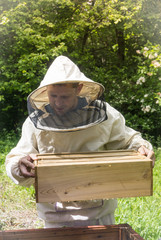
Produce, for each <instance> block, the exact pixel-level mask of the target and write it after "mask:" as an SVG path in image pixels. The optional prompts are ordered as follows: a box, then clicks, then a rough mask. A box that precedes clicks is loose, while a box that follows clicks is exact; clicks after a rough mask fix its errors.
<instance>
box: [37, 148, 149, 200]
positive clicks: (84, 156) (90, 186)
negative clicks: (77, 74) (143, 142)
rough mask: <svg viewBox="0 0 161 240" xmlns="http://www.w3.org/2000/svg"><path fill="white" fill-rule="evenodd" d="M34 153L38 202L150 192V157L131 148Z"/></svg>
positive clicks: (147, 193)
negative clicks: (35, 156)
mask: <svg viewBox="0 0 161 240" xmlns="http://www.w3.org/2000/svg"><path fill="white" fill-rule="evenodd" d="M37 157H38V160H37V161H36V162H35V166H36V179H35V186H36V200H37V202H54V201H78V200H92V199H104V198H118V197H137V196H150V195H152V160H150V159H148V158H147V157H145V156H143V155H141V154H140V153H138V152H136V151H133V150H119V151H102V152H87V153H58V154H38V155H37Z"/></svg>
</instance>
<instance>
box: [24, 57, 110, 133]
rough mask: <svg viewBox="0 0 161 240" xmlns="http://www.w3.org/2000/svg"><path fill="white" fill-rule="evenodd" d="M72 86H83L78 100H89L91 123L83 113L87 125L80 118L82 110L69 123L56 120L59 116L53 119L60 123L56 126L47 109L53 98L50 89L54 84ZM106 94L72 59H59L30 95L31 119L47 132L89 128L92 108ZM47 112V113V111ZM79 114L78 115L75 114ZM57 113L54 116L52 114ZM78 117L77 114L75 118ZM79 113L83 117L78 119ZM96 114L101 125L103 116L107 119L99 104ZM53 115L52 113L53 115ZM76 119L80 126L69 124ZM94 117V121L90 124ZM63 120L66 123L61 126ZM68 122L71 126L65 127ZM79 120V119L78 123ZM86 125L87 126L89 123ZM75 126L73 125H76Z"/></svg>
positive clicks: (96, 118) (95, 117) (95, 116)
mask: <svg viewBox="0 0 161 240" xmlns="http://www.w3.org/2000/svg"><path fill="white" fill-rule="evenodd" d="M67 83H68V84H69V83H82V84H83V87H82V89H81V91H80V93H79V94H78V97H79V98H81V99H85V100H86V102H87V104H88V114H87V106H86V108H85V109H84V110H85V111H86V114H87V118H88V120H87V121H84V113H83V122H84V123H80V122H82V120H81V118H80V109H79V113H78V112H72V114H71V112H70V116H69V115H68V120H67V119H63V117H61V119H60V117H59V119H56V118H57V116H52V118H53V119H55V120H56V122H59V124H58V125H57V126H55V124H54V125H53V120H51V116H50V121H49V112H48V111H47V110H46V106H48V105H50V104H49V99H48V95H47V86H48V85H53V84H67ZM103 91H104V87H103V86H102V85H101V84H100V83H97V82H94V81H93V80H91V79H89V78H87V77H86V76H85V75H84V74H83V73H82V72H81V71H80V70H79V68H78V67H77V65H76V64H74V63H73V62H72V61H71V60H70V59H69V58H67V57H65V56H59V57H57V58H56V59H55V60H54V61H53V63H52V64H51V66H50V67H49V69H48V71H47V73H46V75H45V77H44V79H43V80H42V82H41V84H40V86H39V87H38V88H37V89H36V90H34V91H33V92H32V93H31V94H30V95H29V96H28V111H29V116H30V118H31V120H32V121H33V123H34V125H35V126H36V127H37V128H40V129H45V130H53V131H60V129H61V130H62V129H63V131H65V129H66V130H67V131H69V130H72V129H73V128H74V130H75V129H76V128H77V127H78V126H79V128H80V127H81V128H82V127H83V128H84V126H85V125H86V127H87V125H89V122H90V125H91V108H90V113H89V105H90V104H91V103H94V102H95V100H96V99H98V98H99V97H100V96H101V95H102V93H103ZM98 105H99V108H100V107H101V113H100V112H99V114H98ZM93 108H95V106H94V105H92V109H93ZM46 111H47V112H46ZM75 113H76V114H75ZM52 114H53V113H52ZM73 114H74V115H73ZM78 114H79V116H78ZM81 114H82V113H81ZM93 114H94V113H92V118H93V120H92V121H94V122H100V119H98V118H100V114H101V118H102V114H103V119H104V118H105V116H104V115H105V113H102V106H100V104H98V103H97V114H94V116H93ZM50 115H51V114H50ZM74 118H75V119H76V118H77V120H76V121H77V124H75V122H73V121H69V119H70V120H71V119H74ZM89 118H90V121H89ZM44 119H46V120H47V119H48V121H47V122H44ZM60 121H61V122H62V121H63V122H62V123H60ZM64 121H65V122H67V121H68V123H67V125H65V126H63V124H64ZM74 121H75V120H74ZM85 122H86V123H85ZM72 125H73V126H72Z"/></svg>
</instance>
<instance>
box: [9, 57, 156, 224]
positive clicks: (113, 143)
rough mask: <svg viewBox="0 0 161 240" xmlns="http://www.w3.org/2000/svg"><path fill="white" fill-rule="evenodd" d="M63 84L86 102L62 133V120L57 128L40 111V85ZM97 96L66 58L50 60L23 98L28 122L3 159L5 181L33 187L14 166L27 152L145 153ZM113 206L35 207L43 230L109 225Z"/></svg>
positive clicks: (43, 98)
mask: <svg viewBox="0 0 161 240" xmlns="http://www.w3.org/2000/svg"><path fill="white" fill-rule="evenodd" d="M69 82H81V83H83V89H82V90H81V92H80V94H79V96H78V97H79V98H82V99H86V100H85V104H84V105H83V107H79V109H77V110H75V111H74V112H71V113H70V114H71V116H72V114H76V115H74V116H79V117H78V119H76V120H74V122H73V121H72V120H71V125H70V120H69V119H68V120H67V119H64V120H63V124H64V122H66V121H67V122H68V124H67V125H66V126H65V128H63V127H62V125H63V124H62V122H61V121H62V119H57V121H56V122H58V125H56V124H55V123H54V124H53V121H54V119H55V118H56V116H55V115H54V113H51V112H50V108H49V109H48V110H47V108H46V106H48V105H49V101H48V97H47V94H46V86H47V85H50V84H58V83H69ZM102 92H103V86H102V85H101V84H99V83H96V82H93V81H92V80H90V79H89V78H87V77H85V75H84V74H83V73H81V72H80V70H79V69H78V67H77V66H76V65H75V64H74V63H73V62H72V61H70V60H69V59H68V58H67V57H64V56H60V57H58V58H56V60H55V61H54V62H53V63H52V65H51V67H50V68H49V70H48V71H47V73H46V75H45V78H44V80H43V81H42V82H41V84H40V87H39V88H38V89H36V90H35V91H34V92H32V93H31V94H30V96H29V97H28V110H29V117H28V118H27V119H26V121H25V122H24V124H23V127H22V136H21V139H20V141H19V142H18V144H17V146H16V147H15V148H13V149H12V150H11V151H10V153H9V154H8V155H7V157H6V170H7V174H8V176H9V177H10V178H11V179H12V180H13V181H14V182H15V183H16V184H20V185H23V186H26V187H29V186H30V185H32V184H34V179H33V178H24V177H22V176H21V174H20V170H19V167H18V163H19V160H20V159H21V158H22V157H25V156H27V155H28V154H31V153H35V154H37V153H62V152H88V151H100V150H117V149H135V150H137V149H138V148H139V147H140V146H141V145H144V146H145V147H147V148H148V149H150V150H151V149H152V146H151V144H150V143H149V142H147V141H146V140H144V139H143V138H142V137H141V134H140V133H139V132H136V131H134V130H133V129H131V128H129V127H127V126H125V120H124V117H123V116H122V115H121V114H120V113H119V112H118V111H117V110H116V109H114V108H113V107H111V106H110V105H109V104H108V103H105V102H103V103H102V102H101V101H100V100H96V99H97V98H98V97H99V96H100V95H101V94H102ZM82 109H83V110H82ZM102 109H103V110H102ZM98 113H99V114H98ZM84 115H85V116H87V117H89V119H90V120H89V119H88V121H87V122H86V124H85V121H84V120H82V119H83V118H82V116H84ZM80 119H81V120H80ZM60 122H61V124H59V123H60ZM73 124H74V127H73ZM59 127H60V128H59ZM78 130H79V131H78ZM60 177H61V176H60ZM116 207H117V200H116V199H110V200H108V199H105V200H93V201H73V202H63V203H62V202H53V203H38V204H37V209H38V214H39V217H40V218H42V219H43V220H44V221H45V225H46V227H63V226H87V225H102V224H103V225H108V224H113V223H114V211H115V209H116Z"/></svg>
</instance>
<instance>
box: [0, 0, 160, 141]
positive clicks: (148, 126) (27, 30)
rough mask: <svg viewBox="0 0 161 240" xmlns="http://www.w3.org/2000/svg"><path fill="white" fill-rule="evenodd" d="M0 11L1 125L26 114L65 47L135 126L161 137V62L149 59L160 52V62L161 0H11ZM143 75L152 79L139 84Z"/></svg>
mask: <svg viewBox="0 0 161 240" xmlns="http://www.w3.org/2000/svg"><path fill="white" fill-rule="evenodd" d="M1 1H2V0H1ZM0 10H1V12H0V13H1V15H0V19H1V20H0V23H1V24H0V44H1V48H0V68H1V72H0V79H1V81H0V116H1V117H0V126H1V128H4V127H5V128H7V129H12V128H16V127H17V126H18V124H19V123H21V122H22V120H24V118H25V117H26V116H27V110H26V98H27V96H28V94H29V93H30V92H31V91H32V90H33V89H34V88H35V87H37V86H38V85H39V83H40V81H41V80H42V78H43V76H44V74H45V72H46V69H47V68H48V66H49V65H50V64H51V62H52V61H53V59H54V58H55V57H56V56H58V55H60V54H64V55H67V56H69V57H70V58H71V59H72V60H73V61H74V62H76V63H77V64H78V65H79V67H80V69H81V70H82V71H83V72H85V74H86V75H88V76H89V77H91V78H92V79H94V80H96V81H98V82H100V83H102V84H103V85H104V86H105V88H106V91H105V96H104V97H105V99H106V100H107V101H108V102H110V103H111V104H112V105H113V106H114V107H116V108H117V109H118V110H120V111H121V112H122V113H123V114H124V115H125V117H126V119H127V123H128V124H129V125H130V126H132V127H135V128H136V129H138V130H139V131H141V132H143V133H146V134H148V136H153V137H154V138H155V139H157V138H159V136H160V132H161V121H159V120H160V117H161V113H160V109H159V105H158V104H157V103H156V98H155V96H156V94H157V93H158V92H161V90H160V80H159V79H160V67H157V68H155V66H153V64H152V65H151V59H149V56H150V54H154V53H155V54H157V57H155V58H154V59H153V60H155V61H160V54H161V53H160V45H159V44H160V40H161V34H160V30H159V29H160V27H161V18H160V14H161V11H160V10H161V3H160V1H159V0H155V1H152V0H135V1H132V0H81V1H78V0H54V1H53V0H37V1H36V0H26V1H25V2H24V1H23V0H7V1H5V2H4V1H2V4H1V7H0ZM145 47H147V48H149V50H148V55H147V56H144V54H143V53H144V48H145ZM138 50H139V51H140V52H141V54H138V53H137V52H138ZM155 56H156V55H155ZM151 71H152V72H153V75H151V76H149V75H148V74H149V72H151ZM141 77H144V78H145V79H146V82H145V83H143V84H137V83H138V82H137V81H138V79H140V78H141ZM147 79H148V80H147ZM149 92H150V95H149V96H148V97H145V96H146V94H149ZM143 99H144V101H145V102H144V104H143V102H142V101H143ZM147 106H150V110H149V111H148V112H147V111H145V109H146V110H147V109H149V108H146V107H147ZM154 109H155V110H154ZM153 111H154V112H153ZM156 122H158V124H156Z"/></svg>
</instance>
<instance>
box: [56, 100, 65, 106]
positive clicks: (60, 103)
mask: <svg viewBox="0 0 161 240" xmlns="http://www.w3.org/2000/svg"><path fill="white" fill-rule="evenodd" d="M55 106H57V107H62V106H63V100H62V99H61V98H56V99H55Z"/></svg>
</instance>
